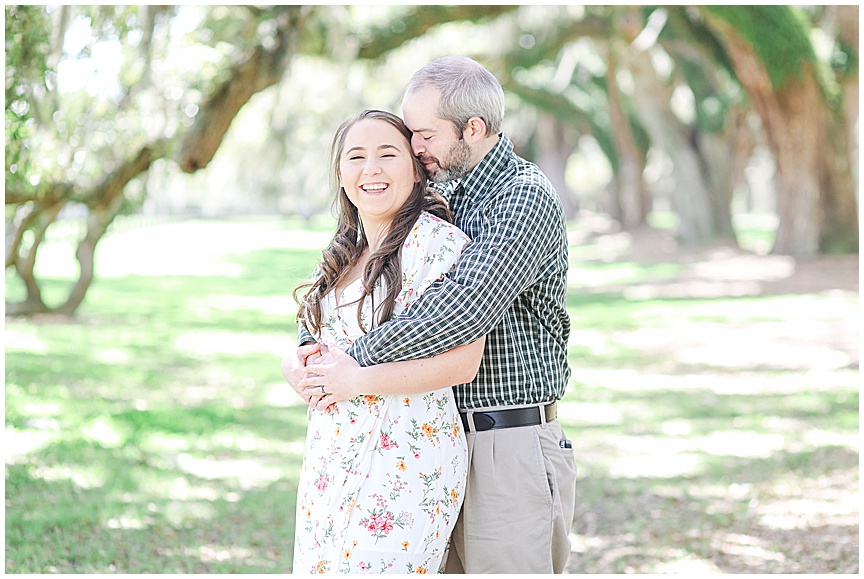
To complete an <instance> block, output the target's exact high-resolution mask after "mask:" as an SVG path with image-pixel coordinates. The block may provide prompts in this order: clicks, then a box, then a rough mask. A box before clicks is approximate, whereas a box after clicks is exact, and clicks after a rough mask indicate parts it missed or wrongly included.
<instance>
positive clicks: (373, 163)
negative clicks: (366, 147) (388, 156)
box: [363, 157, 381, 175]
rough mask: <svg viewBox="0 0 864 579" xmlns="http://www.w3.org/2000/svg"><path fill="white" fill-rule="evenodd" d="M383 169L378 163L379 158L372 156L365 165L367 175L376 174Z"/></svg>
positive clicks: (364, 170) (364, 169)
mask: <svg viewBox="0 0 864 579" xmlns="http://www.w3.org/2000/svg"><path fill="white" fill-rule="evenodd" d="M380 171H381V166H380V165H379V164H378V159H375V158H373V157H370V158H369V159H367V160H366V165H364V167H363V172H364V173H365V174H367V175H374V174H376V173H379V172H380Z"/></svg>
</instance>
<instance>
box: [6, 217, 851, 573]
mask: <svg viewBox="0 0 864 579" xmlns="http://www.w3.org/2000/svg"><path fill="white" fill-rule="evenodd" d="M327 231H328V228H327V227H325V226H324V225H321V224H316V225H315V226H314V227H310V228H309V229H304V228H303V227H302V226H301V225H300V224H297V223H291V222H281V221H278V220H270V221H260V222H251V221H239V220H238V221H230V222H188V223H175V224H166V225H159V226H153V227H147V228H143V229H129V230H120V231H118V232H117V233H115V234H113V235H111V236H109V237H108V238H106V239H105V240H104V241H103V244H102V246H100V249H99V254H98V257H99V261H98V262H97V265H98V267H99V271H98V277H97V279H96V280H95V282H94V285H93V287H92V289H91V291H90V293H89V294H88V296H87V299H86V301H85V303H84V304H83V306H82V307H81V309H80V311H79V312H78V315H77V316H76V318H75V319H74V320H72V321H69V320H62V319H55V318H51V317H43V318H39V319H35V320H20V319H8V318H7V320H6V335H5V343H6V364H5V379H6V398H5V408H6V433H5V440H4V447H5V448H6V454H7V459H6V481H5V482H6V485H5V486H6V568H5V570H6V572H7V573H28V574H29V573H115V572H116V573H283V572H287V571H290V568H291V552H292V546H293V531H294V498H295V496H294V495H295V492H296V484H297V476H298V472H299V466H300V461H301V457H302V449H303V442H304V438H305V409H304V408H303V407H302V406H301V405H300V404H298V401H297V400H296V398H295V397H294V395H293V393H291V392H290V388H289V387H288V386H287V384H285V383H284V381H283V379H282V377H281V375H280V373H279V361H280V358H281V355H282V354H283V353H284V352H286V351H287V350H288V349H289V348H290V347H291V344H292V340H293V336H294V335H295V330H294V324H293V316H294V305H293V300H292V299H291V297H290V293H291V290H292V289H293V288H294V286H295V284H296V283H297V280H298V279H299V278H301V277H303V276H305V275H308V273H309V272H310V271H311V268H312V266H313V264H314V263H315V261H316V260H317V258H318V256H319V255H320V246H321V245H320V244H323V243H324V242H326V238H327ZM52 243H53V244H54V245H55V246H56V247H54V248H52V251H54V253H53V254H52V252H51V251H48V252H46V256H47V257H46V258H45V260H44V263H43V262H40V264H39V266H40V274H41V275H42V277H43V278H45V279H46V282H47V284H46V288H45V293H46V297H47V298H48V299H49V301H53V303H57V302H59V301H60V300H61V299H62V297H63V292H64V290H65V288H66V287H68V284H69V275H68V271H66V270H65V269H64V268H66V267H68V265H64V263H63V261H62V259H61V258H60V257H59V256H61V255H62V251H61V250H62V249H63V248H62V246H63V244H64V241H63V240H53V241H52ZM316 244H317V245H316ZM590 249H591V248H590V247H587V246H582V247H576V246H574V248H573V250H574V251H573V255H578V254H579V253H580V251H583V250H584V252H586V253H590ZM52 255H54V256H55V257H53V258H52V257H51V256H52ZM685 270H686V266H685V265H684V264H681V263H675V262H668V263H660V264H650V265H642V264H639V263H636V262H632V261H627V260H626V259H622V260H619V261H617V262H614V263H593V262H590V261H574V264H573V271H571V284H572V286H571V289H570V292H569V295H568V302H567V303H568V309H569V312H570V315H571V321H572V327H573V335H572V336H571V344H570V363H571V366H572V368H573V377H572V380H571V385H570V387H569V388H568V392H567V395H566V397H565V399H564V401H563V402H562V404H561V407H560V412H559V415H560V419H561V421H562V423H563V424H564V426H565V428H566V429H567V431H568V433H569V434H570V436H571V438H573V440H574V447H575V452H576V457H577V462H578V464H579V467H580V476H579V487H578V491H579V493H578V494H579V497H578V504H577V518H576V521H575V524H574V528H573V533H574V555H573V559H572V561H571V565H570V571H571V572H577V573H627V572H639V573H655V572H656V573H661V572H663V573H666V572H668V573H690V572H718V571H719V572H759V573H761V572H765V573H775V572H784V573H785V572H790V573H791V572H816V573H819V572H848V569H849V568H850V566H851V565H852V564H853V563H854V565H855V566H856V568H857V557H858V550H857V518H858V517H857V514H858V511H857V500H856V498H857V494H856V493H857V483H858V478H857V473H858V451H857V433H858V386H857V382H858V370H857V358H856V359H855V360H854V361H850V362H849V363H848V364H845V365H844V363H843V358H842V355H843V352H842V351H841V350H843V349H842V348H839V347H838V346H837V343H838V339H839V338H837V336H838V332H839V335H841V336H842V335H847V334H849V333H850V332H857V327H855V328H853V327H852V325H851V324H853V322H848V320H850V319H855V318H853V317H852V316H855V315H857V307H858V299H857V294H851V293H849V292H828V293H820V294H786V295H773V296H767V295H765V296H762V295H752V296H747V297H720V298H713V299H703V298H698V297H696V296H691V297H684V298H674V299H673V298H665V299H664V298H659V297H657V298H651V299H632V298H630V299H628V298H627V297H625V295H626V294H625V292H624V289H622V288H626V287H627V286H634V285H645V284H655V283H657V284H662V283H664V282H666V281H670V280H672V281H674V279H675V278H676V276H679V275H680V274H682V273H684V272H685ZM574 273H575V274H577V275H573V274H574ZM6 293H7V299H11V300H14V299H16V298H20V297H21V296H22V295H23V288H22V287H21V286H20V284H19V283H18V282H17V280H16V279H15V278H13V277H11V276H10V275H9V274H8V272H7V277H6ZM802 329H803V330H802ZM823 330H824V331H823ZM844 332H845V333H844ZM856 335H857V334H856ZM814 336H815V337H814ZM819 336H824V338H823V339H819ZM841 341H842V340H841ZM852 503H854V507H850V506H849V505H850V504H852ZM805 507H806V508H805ZM802 509H803V510H802ZM807 509H809V510H807ZM850 509H851V510H850ZM853 539H854V540H853Z"/></svg>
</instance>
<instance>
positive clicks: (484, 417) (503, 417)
mask: <svg viewBox="0 0 864 579" xmlns="http://www.w3.org/2000/svg"><path fill="white" fill-rule="evenodd" d="M556 405H557V403H556V402H550V403H549V404H547V405H546V406H543V413H544V415H545V420H544V419H543V417H542V416H541V415H540V406H539V405H537V406H529V407H527V408H507V409H503V410H467V411H460V412H459V416H460V417H461V418H462V426H464V427H465V432H483V431H486V430H495V429H496V428H516V427H518V426H536V425H538V424H543V423H544V422H549V421H551V420H555V416H556ZM468 414H471V417H472V418H473V420H474V428H471V423H470V421H469V420H468Z"/></svg>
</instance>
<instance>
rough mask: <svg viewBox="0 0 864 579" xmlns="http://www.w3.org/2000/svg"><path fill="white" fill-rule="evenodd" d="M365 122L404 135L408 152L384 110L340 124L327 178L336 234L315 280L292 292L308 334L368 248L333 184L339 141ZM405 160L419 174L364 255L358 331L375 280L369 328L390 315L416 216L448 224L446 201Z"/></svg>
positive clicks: (353, 211) (353, 210) (417, 167)
mask: <svg viewBox="0 0 864 579" xmlns="http://www.w3.org/2000/svg"><path fill="white" fill-rule="evenodd" d="M366 119H377V120H381V121H384V122H387V123H389V124H390V125H392V126H393V127H395V128H396V129H397V130H398V131H399V132H400V133H401V134H402V136H404V137H405V141H406V143H407V145H408V151H409V152H410V151H411V131H410V130H408V127H406V126H405V123H403V122H402V119H400V118H399V117H397V116H396V115H394V114H392V113H388V112H386V111H380V110H364V111H362V112H361V113H360V114H358V115H357V116H356V117H354V118H353V119H349V120H347V121H345V122H343V123H342V124H341V125H340V126H339V128H338V129H337V130H336V133H335V135H334V136H333V142H332V143H331V147H330V155H331V162H330V164H331V169H332V172H331V174H330V177H331V180H332V187H333V189H334V191H335V193H336V200H335V203H337V204H338V209H337V217H338V221H337V225H336V234H335V235H334V236H333V239H332V240H331V241H330V244H329V245H328V246H327V248H326V249H324V251H323V252H322V259H321V262H320V263H319V264H318V269H317V271H318V274H317V276H316V277H315V278H314V279H312V280H311V281H307V282H304V283H301V284H300V285H299V286H297V288H295V289H294V294H293V295H294V299H295V301H297V303H298V306H299V307H298V312H297V321H298V322H302V323H305V324H306V328H307V329H308V330H309V331H310V332H312V333H313V334H314V333H317V332H318V330H319V329H320V328H321V323H322V317H323V315H322V311H321V302H322V300H323V299H324V296H326V295H327V293H328V292H330V291H333V290H334V289H335V288H336V286H337V285H339V282H340V281H341V280H342V279H344V277H345V276H346V275H347V273H348V271H349V269H350V267H351V264H353V263H356V262H357V260H358V259H359V258H360V256H361V255H362V254H363V252H364V251H365V250H366V249H367V248H368V247H369V243H368V240H367V239H366V233H365V231H363V224H362V223H361V220H360V215H359V213H358V212H357V207H355V206H354V204H353V203H351V201H350V199H348V195H347V194H346V193H345V189H344V188H343V187H341V186H340V184H339V159H340V157H341V156H342V151H343V150H344V147H345V137H346V135H347V134H348V131H350V130H351V128H352V127H353V126H354V125H355V124H357V123H358V122H360V121H362V120H366ZM411 159H412V161H413V165H414V174H415V175H419V176H420V179H419V182H417V183H415V184H414V189H413V190H412V191H411V194H410V195H409V196H408V199H407V200H406V201H405V204H404V205H402V207H401V208H400V209H399V210H398V211H397V212H396V215H394V217H393V220H392V221H391V222H390V227H389V229H388V231H387V234H386V235H385V236H384V240H383V241H382V242H381V246H380V247H379V248H378V250H377V251H375V253H373V254H372V255H371V256H370V257H369V261H368V262H367V264H366V268H365V269H364V270H363V276H362V279H363V293H362V295H361V296H360V299H359V300H357V301H356V302H352V303H358V307H357V323H358V324H359V326H360V328H361V329H362V330H363V331H364V332H367V331H368V329H367V328H365V327H364V326H363V322H362V321H361V313H362V311H363V302H364V300H365V299H366V296H373V290H374V288H375V285H376V283H377V282H378V280H379V278H380V279H381V280H382V281H383V283H384V288H385V290H386V294H385V298H384V302H383V303H381V304H379V305H378V310H377V311H376V306H375V303H374V296H373V298H372V299H373V303H372V310H373V311H372V325H373V326H374V325H375V323H376V320H377V321H378V322H379V323H380V322H385V321H387V320H389V319H390V318H392V317H393V310H394V307H395V304H396V297H397V296H398V295H399V292H400V291H401V290H402V263H401V262H402V244H403V243H404V241H405V238H406V237H408V234H409V233H410V232H411V229H412V228H413V227H414V223H415V222H416V221H417V219H418V218H419V217H420V213H421V212H423V211H428V212H429V213H431V214H433V215H435V216H437V217H440V218H441V219H444V220H446V221H448V222H451V223H452V221H453V217H452V214H451V213H450V208H449V206H448V205H447V201H446V200H445V199H444V198H443V197H442V196H441V195H440V194H439V193H438V192H437V191H435V190H434V189H431V188H429V187H427V186H426V171H425V168H424V167H423V164H422V163H421V162H420V161H419V159H417V158H416V157H414V156H413V154H412V156H411ZM304 288H309V289H308V290H307V291H306V293H305V294H304V295H303V297H302V298H298V294H299V292H300V291H301V290H303V289H304ZM342 305H347V304H342ZM340 307H341V306H340ZM376 314H377V315H376Z"/></svg>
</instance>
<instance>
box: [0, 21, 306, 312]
mask: <svg viewBox="0 0 864 579" xmlns="http://www.w3.org/2000/svg"><path fill="white" fill-rule="evenodd" d="M141 10H142V11H143V14H141V13H140V12H139V11H138V9H135V8H129V7H120V6H115V7H111V6H104V7H95V8H94V7H82V8H80V9H79V11H78V12H76V13H75V14H74V18H75V23H76V24H79V25H80V27H82V28H83V27H86V28H89V29H90V30H91V31H92V32H91V34H90V38H89V40H88V41H87V42H86V44H84V45H83V46H82V47H81V49H80V51H79V53H78V54H74V55H68V56H69V58H68V59H67V62H69V63H72V64H74V63H80V62H81V61H82V60H84V61H86V60H87V58H88V57H89V56H90V54H91V53H92V52H93V51H95V50H110V49H114V50H119V51H122V52H124V53H125V56H126V57H127V58H129V59H132V60H134V62H135V63H136V64H138V66H132V67H129V68H128V69H125V70H123V71H122V72H125V73H126V76H125V77H124V76H123V75H122V74H121V75H119V77H118V78H116V79H111V80H113V81H114V82H113V83H112V84H111V85H109V86H107V87H106V86H103V87H101V88H94V87H92V86H87V87H80V88H79V89H78V90H67V91H65V92H63V93H62V94H61V91H60V90H58V89H59V88H60V87H59V86H58V85H59V81H62V80H63V78H62V77H61V74H60V71H59V67H60V66H61V65H62V64H63V60H62V59H61V58H60V57H59V56H58V54H57V52H58V51H59V50H61V47H62V46H63V44H64V40H63V39H64V38H65V35H66V33H67V32H68V31H69V26H70V24H69V23H70V19H71V18H72V17H71V16H70V12H69V7H62V8H61V9H60V10H59V12H57V14H59V17H58V25H57V28H56V30H55V34H56V36H55V40H54V43H53V46H52V43H51V42H52V41H51V39H50V38H49V36H48V34H47V33H40V31H47V30H49V29H50V27H49V26H48V25H47V24H48V22H49V19H50V18H51V15H50V13H49V12H48V10H47V9H46V8H45V7H26V6H10V7H7V8H6V38H7V47H9V48H12V50H9V51H8V55H9V58H8V63H9V65H8V68H7V85H6V90H7V107H6V118H7V143H9V146H8V147H7V157H6V178H7V180H6V207H7V210H6V214H7V227H6V231H7V235H6V239H7V244H6V267H7V268H8V267H14V268H15V271H16V272H17V274H18V275H19V276H20V278H21V279H22V281H23V282H24V285H25V287H26V290H27V297H26V299H25V300H24V301H23V302H20V303H12V304H7V308H6V310H7V313H9V314H12V315H16V314H21V315H27V314H34V313H43V312H49V311H50V312H56V313H61V314H72V313H74V312H75V310H76V309H77V308H78V306H79V305H80V304H81V302H82V301H83V299H84V297H85V295H86V293H87V290H88V288H89V287H90V284H91V282H92V280H93V273H94V267H93V266H94V264H93V258H94V254H95V250H96V247H97V245H98V243H99V240H100V239H101V238H102V236H103V235H104V234H105V232H106V231H107V229H108V227H109V225H110V224H111V222H112V221H113V220H114V219H115V217H116V216H117V215H118V214H120V213H121V212H122V211H124V210H126V211H129V210H132V209H134V207H135V206H136V203H137V204H140V201H141V199H137V200H136V199H133V198H131V197H130V196H128V195H126V192H127V186H128V185H129V183H130V182H132V181H133V180H134V179H136V178H139V177H140V176H141V175H142V174H144V173H146V171H147V170H148V169H149V168H150V166H151V165H152V164H153V162H154V161H156V160H157V159H161V158H164V157H168V156H170V155H171V154H172V153H173V149H174V146H175V144H176V142H177V141H178V139H180V138H181V136H182V135H183V134H184V130H183V129H184V128H185V126H184V124H183V119H184V118H187V119H188V117H190V116H194V115H195V113H194V112H192V114H190V112H191V111H194V110H196V109H197V111H200V113H201V118H200V119H198V120H197V122H195V123H194V125H193V126H194V130H191V131H188V135H187V138H186V139H185V140H183V147H182V148H181V150H180V152H181V157H180V163H181V165H182V166H184V169H186V170H188V171H196V170H198V169H200V168H202V167H204V166H206V162H203V161H202V160H201V159H202V158H204V159H207V160H209V158H208V156H209V157H210V158H212V154H213V152H215V150H216V148H218V146H219V143H220V142H221V140H222V138H223V137H224V135H225V132H226V131H227V127H228V124H230V120H231V118H233V116H234V115H236V113H237V111H238V110H239V108H240V107H241V106H242V105H243V104H244V103H245V101H246V100H248V98H249V97H250V96H251V94H254V92H257V91H260V90H262V89H263V88H266V87H267V86H270V85H271V84H273V83H274V82H276V81H277V80H278V79H279V78H281V76H282V73H283V72H284V69H285V66H286V65H287V60H288V56H287V55H289V54H290V51H291V49H292V44H291V39H292V38H293V36H295V35H296V33H297V30H300V29H302V24H303V18H304V16H305V15H306V14H307V13H308V10H307V9H304V8H302V7H273V8H269V9H266V10H258V9H244V8H232V9H230V10H231V11H233V12H235V13H229V12H227V11H225V12H223V16H224V17H223V18H222V19H220V20H221V21H220V22H217V23H216V27H217V28H220V27H221V29H222V30H223V31H224V28H225V27H226V26H228V27H229V28H230V27H231V26H232V25H236V23H237V21H236V20H234V18H235V17H236V16H238V14H236V12H241V14H239V15H240V16H244V17H245V20H243V19H240V27H241V30H240V32H241V34H240V35H239V39H237V38H234V41H235V42H236V43H237V44H236V45H233V47H234V50H233V51H230V52H233V54H230V56H233V57H234V58H236V59H237V60H238V63H237V64H236V65H234V66H233V67H231V68H229V71H228V74H227V79H226V80H223V81H222V82H219V79H218V78H217V77H216V76H215V75H214V76H212V77H208V76H207V75H206V69H205V72H204V73H203V74H202V75H201V77H199V78H188V77H187V78H185V79H182V80H180V82H181V83H183V84H185V86H186V87H187V89H192V90H191V91H190V92H193V94H194V92H195V91H196V90H205V91H207V90H209V91H210V94H211V96H210V97H209V99H207V100H205V101H204V102H203V103H202V105H201V106H200V107H198V105H197V104H194V103H189V104H187V105H186V106H185V107H181V106H179V103H177V104H174V103H172V102H171V101H172V100H175V101H177V100H179V99H173V98H171V97H170V96H169V97H168V98H167V99H164V98H160V96H159V94H160V92H161V93H162V94H164V93H165V92H166V90H168V88H166V86H165V85H164V84H163V83H167V84H173V83H175V82H177V80H178V79H167V80H166V79H158V78H154V77H153V75H152V74H151V66H152V63H153V53H152V50H153V48H154V32H157V24H158V21H159V15H160V14H162V15H166V16H170V15H171V14H170V12H171V9H167V8H160V7H144V8H142V9H141ZM264 23H268V24H270V25H269V26H261V24H264ZM165 28H166V27H163V28H162V30H161V31H162V33H163V34H164V37H163V40H162V42H164V43H165V44H166V45H167V44H168V43H170V42H172V41H175V40H176V39H173V38H171V37H170V32H168V31H167V30H166V29H165ZM34 31H35V32H36V33H34ZM236 32H237V31H236V30H234V31H232V34H236ZM136 38H140V39H141V41H139V42H138V47H140V48H139V49H140V51H142V52H143V54H141V55H136V54H135V53H136V48H137V47H136V41H135V40H134V39H136ZM238 40H239V41H238ZM247 47H249V48H247ZM225 56H226V58H225V60H226V61H227V56H229V55H225ZM162 58H163V59H164V58H165V56H164V54H163V56H162ZM49 60H50V61H52V63H53V66H51V65H50V64H49ZM214 72H215V71H214ZM67 76H68V75H67ZM223 76H224V75H223ZM237 87H241V89H240V90H239V91H238V90H237ZM169 88H170V87H169ZM174 90H179V91H180V94H182V93H183V89H182V88H180V87H178V86H177V85H176V84H174V88H173V89H170V91H169V94H171V91H174ZM193 99H194V97H193ZM166 100H167V101H168V102H165V101H166ZM133 104H134V105H135V106H133ZM190 104H191V105H193V106H194V107H195V108H194V109H190V108H189V105H190ZM46 105H47V106H46ZM160 108H161V109H162V110H163V111H164V110H167V111H169V112H168V113H163V114H162V115H158V114H157V115H156V116H157V118H158V117H159V116H161V117H162V118H161V121H162V122H161V123H155V125H156V126H157V128H156V129H155V130H148V129H147V127H146V126H145V127H142V125H143V124H144V123H141V122H135V121H138V120H140V117H141V116H142V115H146V114H147V113H148V112H150V111H148V109H151V110H155V109H160ZM75 125H77V126H78V129H80V130H78V129H74V130H73V129H72V127H74V126H75ZM150 126H151V127H152V126H153V124H151V125H150ZM70 133H71V134H70ZM85 135H95V136H96V137H97V138H96V139H94V140H95V141H96V142H95V143H85V142H83V136H85ZM58 152H59V155H60V157H61V159H62V158H65V159H67V162H66V163H63V162H61V163H56V164H52V163H51V162H50V161H46V160H45V159H52V158H56V155H57V153H58ZM88 157H89V158H92V159H93V161H90V162H89V163H88V162H87V161H88V160H89V159H88ZM72 204H75V205H78V206H82V207H84V208H86V214H87V218H86V232H85V234H84V236H83V237H82V238H81V239H80V240H79V243H78V248H77V251H76V253H75V256H76V258H77V260H78V263H79V266H80V267H79V269H80V273H79V276H78V279H77V281H76V282H75V283H74V284H73V286H72V287H71V289H70V291H69V294H68V297H67V299H66V300H65V302H63V303H62V304H60V305H58V306H48V305H47V304H46V303H45V302H44V300H43V298H42V292H41V288H40V283H39V280H38V279H37V278H36V276H35V274H34V266H35V263H36V258H37V255H38V251H39V247H40V245H41V243H42V241H43V240H44V237H45V233H46V231H47V230H48V228H49V227H50V226H51V224H52V223H53V222H54V221H55V219H56V218H57V217H58V215H59V214H60V212H61V210H62V209H63V208H64V207H66V206H69V205H72Z"/></svg>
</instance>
